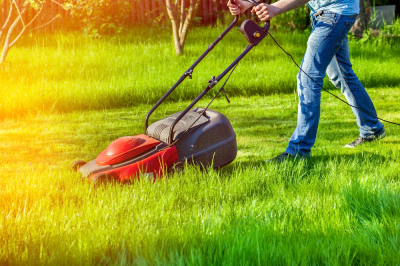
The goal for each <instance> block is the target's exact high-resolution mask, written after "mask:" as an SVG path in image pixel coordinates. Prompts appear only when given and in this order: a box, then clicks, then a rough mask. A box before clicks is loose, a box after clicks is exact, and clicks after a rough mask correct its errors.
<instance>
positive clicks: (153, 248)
mask: <svg viewBox="0 0 400 266" xmlns="http://www.w3.org/2000/svg"><path fill="white" fill-rule="evenodd" d="M217 32H218V30H217V29H212V30H205V29H199V30H198V31H196V33H195V34H193V35H194V36H196V34H197V36H203V37H204V38H201V41H199V42H198V44H196V45H195V44H193V42H192V43H190V42H189V43H188V53H187V55H186V56H184V57H182V58H174V57H172V56H171V53H170V52H171V47H170V45H169V42H168V39H165V38H167V36H164V37H165V38H164V39H162V38H161V37H159V38H160V40H158V39H157V38H156V36H146V37H144V35H143V34H142V35H141V34H137V36H135V34H136V33H132V34H131V35H129V36H126V38H114V39H110V40H100V41H99V40H91V39H86V38H84V37H79V36H72V35H62V34H60V35H56V36H50V37H48V38H47V41H46V42H44V43H41V42H39V41H38V42H37V43H36V44H35V45H33V46H32V45H28V41H27V40H24V42H23V43H22V45H21V46H20V47H19V48H17V49H14V50H13V53H12V54H10V57H9V60H10V63H9V64H8V65H6V66H5V67H4V68H3V69H1V70H0V73H1V80H0V84H1V86H2V87H4V86H7V88H8V89H7V90H3V97H2V98H1V99H0V101H1V104H2V107H1V108H2V109H1V114H2V115H3V116H2V117H3V119H1V122H0V123H1V124H0V176H1V179H0V208H1V209H0V212H1V215H0V264H6V265H15V264H24V265H30V264H33V265H36V264H42V265H88V264H95V265H126V264H133V265H168V264H169V265H177V264H179V265H282V264H290V265H298V264H304V265H321V264H327V265H397V264H398V263H399V261H400V250H399V249H400V248H399V247H400V231H399V227H400V190H399V189H400V183H399V182H400V172H399V168H400V132H399V127H396V126H394V125H390V124H386V132H387V135H388V136H387V137H386V138H385V139H383V140H381V141H379V142H376V143H372V144H369V145H365V146H362V147H360V148H358V149H345V148H343V145H344V144H347V143H348V142H350V141H353V140H354V139H355V138H356V137H357V136H358V129H357V126H356V124H355V118H354V116H353V114H352V112H351V110H350V108H349V107H348V106H346V105H344V104H343V103H341V102H339V101H337V100H335V99H334V98H333V97H332V96H329V95H328V94H326V93H323V96H322V102H323V105H322V112H321V123H320V127H319V131H318V139H317V142H316V145H315V148H314V149H313V157H312V159H310V160H304V161H303V160H300V161H296V162H286V163H283V164H270V163H266V162H265V160H266V159H267V158H270V157H272V156H275V155H277V154H279V153H281V152H282V151H283V150H284V149H285V147H286V145H287V141H288V139H289V137H290V135H291V133H292V132H293V130H294V128H295V126H296V114H297V104H298V99H297V95H296V94H294V93H293V90H294V86H295V79H294V76H295V73H296V72H297V71H296V69H295V68H294V67H293V66H292V65H291V64H290V62H289V61H288V59H286V58H285V57H284V56H283V55H282V54H280V53H279V51H278V50H277V49H276V48H275V47H273V46H272V44H271V42H270V41H269V40H268V44H267V46H261V47H257V48H256V49H255V50H254V51H253V52H252V53H251V54H250V55H249V57H246V58H245V59H244V61H243V62H242V63H241V64H240V66H239V67H238V69H237V72H236V73H235V75H234V76H233V77H232V80H231V82H230V83H229V85H228V86H227V90H228V94H229V95H230V96H231V97H230V98H231V103H230V104H228V103H227V102H226V100H225V99H224V98H223V97H220V98H219V99H217V100H216V101H215V103H214V104H213V105H212V106H211V108H212V109H215V110H218V111H220V112H222V113H223V114H225V115H226V116H227V117H228V118H229V119H230V120H231V122H232V125H233V127H234V129H235V132H236V134H237V137H238V149H239V151H238V157H237V159H236V160H235V161H234V163H232V164H231V165H229V166H227V167H225V168H223V169H221V170H219V171H205V172H200V171H199V170H198V169H194V168H188V169H187V170H186V171H185V172H184V173H183V174H176V175H174V176H170V177H168V178H164V179H162V180H158V181H156V182H155V183H151V182H148V181H142V182H136V183H135V184H133V185H111V186H107V187H101V188H99V189H94V188H93V187H92V186H90V185H89V184H88V183H87V182H85V181H84V180H82V179H81V177H80V176H79V175H78V174H76V173H73V172H72V171H70V169H69V165H70V163H71V162H73V161H75V160H78V159H83V160H91V159H93V158H95V157H96V156H97V155H98V153H99V152H101V151H102V150H103V149H104V148H105V147H106V146H107V145H108V144H109V143H110V142H111V141H112V140H114V139H116V138H118V137H121V136H127V135H136V134H141V133H143V126H144V125H143V124H144V123H143V120H144V117H145V115H146V113H147V111H148V110H149V109H150V108H151V106H152V104H153V103H154V101H155V100H156V99H157V97H158V96H159V95H161V94H162V92H164V91H165V90H166V89H167V88H168V87H169V86H170V85H172V83H173V82H174V80H175V79H177V78H178V77H179V76H180V74H181V72H182V71H184V70H185V68H186V66H187V65H188V64H189V62H191V61H192V60H193V59H194V58H195V57H196V56H197V54H198V53H200V51H201V50H202V47H203V46H204V45H205V44H206V43H208V42H209V41H210V40H212V39H214V37H213V36H214V35H216V34H217ZM234 34H239V33H237V32H236V33H232V35H230V36H228V37H229V38H228V39H229V40H231V41H232V42H233V44H231V43H229V45H230V46H229V48H231V47H232V48H231V49H229V50H227V49H226V47H225V48H224V47H223V48H221V50H217V49H216V51H214V53H213V54H214V55H210V58H209V59H207V60H206V61H205V62H204V64H205V66H202V67H200V66H199V70H197V71H196V72H195V73H196V77H195V78H194V79H193V80H192V81H189V82H187V83H186V85H185V86H183V87H182V89H181V91H180V92H177V94H176V96H174V97H173V101H171V102H168V103H165V104H164V105H162V106H161V107H160V109H159V111H158V112H157V113H155V115H154V117H152V121H156V120H157V119H160V118H162V117H164V116H166V115H168V114H172V113H175V112H177V111H179V110H181V109H182V108H183V107H185V106H186V105H187V104H188V103H189V102H188V100H187V99H188V98H189V97H191V96H194V95H195V94H196V92H200V90H201V88H202V87H204V82H201V81H200V80H201V79H200V78H203V81H204V79H206V80H208V79H209V78H210V77H211V75H215V74H218V72H220V71H221V70H222V69H223V67H224V66H225V64H227V63H228V62H229V60H230V58H231V57H232V58H233V57H234V53H233V52H237V53H239V52H240V51H241V50H242V48H243V45H245V43H243V41H240V40H237V41H236V40H235V38H234V36H233V35H234ZM208 35H210V36H208ZM211 35H212V36H211ZM134 36H135V37H134ZM205 36H207V38H205ZM26 38H29V37H26ZM32 38H33V39H34V38H35V37H32ZM40 38H41V37H40ZM40 38H39V37H38V38H37V39H35V40H41V39H40ZM191 38H192V39H191V40H192V41H193V39H194V38H195V37H193V36H192V37H191ZM278 39H279V40H281V43H282V44H284V46H285V48H288V50H289V51H290V52H294V54H295V55H296V59H298V61H299V60H300V58H301V52H302V50H304V48H305V45H306V44H305V41H306V36H305V35H301V34H299V35H295V34H293V35H288V36H285V35H279V34H278ZM43 40H46V39H44V38H43ZM156 40H158V42H157V41H156ZM162 42H164V43H165V47H164V48H163V49H160V48H161V47H162V45H161V43H162ZM152 43H160V44H159V46H157V45H156V44H154V46H151V45H150V44H152ZM42 44H43V46H42ZM157 47H158V48H159V49H157ZM263 47H264V48H263ZM146 49H148V50H149V52H148V53H147V54H144V51H147V50H146ZM152 49H153V50H152ZM373 49H377V51H373ZM157 50H159V52H158V53H155V54H152V53H151V51H157ZM399 50H400V49H399V48H398V47H390V46H387V47H386V46H382V47H375V48H374V47H373V46H368V45H367V46H361V47H357V46H356V45H355V44H352V54H353V57H354V62H353V64H354V65H355V70H356V72H357V73H360V76H361V78H362V79H363V82H364V84H365V85H366V86H367V88H368V92H369V93H370V95H371V97H372V99H373V101H374V103H375V105H376V108H377V110H378V114H379V115H380V116H381V117H383V118H386V119H389V120H393V121H400V112H399V110H400V107H399V104H398V103H399V102H400V90H399V89H398V88H399V83H400V82H399V79H398V77H399V75H398V72H399V71H400V70H399V69H400V68H399V66H400V65H399V63H398V60H397V59H396V58H397V57H396V55H398V53H399ZM32 51H42V52H41V53H37V54H35V55H33V56H32V58H31V59H30V60H28V57H27V55H28V54H29V53H30V52H32ZM85 51H86V53H85ZM223 51H227V52H226V53H227V54H228V55H229V56H223V57H221V54H224V53H223ZM24 54H25V55H24ZM152 57H154V60H153V59H152ZM145 58H146V59H145ZM171 58H172V59H173V60H172V59H171ZM106 59H107V60H106ZM131 60H136V61H134V62H131ZM24 62H25V64H23V63H24ZM167 63H168V64H167ZM372 64H373V65H372ZM118 67H119V68H118ZM171 70H174V71H173V73H172V71H171ZM175 70H176V73H175ZM212 70H215V71H212ZM68 71H69V72H68ZM396 75H397V79H396ZM5 77H8V79H5ZM250 77H252V78H250ZM200 82H201V83H200ZM200 84H201V88H199V87H198V86H197V85H199V86H200ZM264 86H265V88H264ZM329 88H332V87H329ZM18 92H19V93H18ZM332 92H333V93H335V94H340V92H339V91H338V90H332ZM40 93H42V94H40ZM207 102H208V100H207V99H204V100H203V101H201V103H200V104H199V106H204V105H205V104H206V103H207ZM12 104H14V107H13V106H12ZM111 107H120V108H111Z"/></svg>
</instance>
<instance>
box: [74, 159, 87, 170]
mask: <svg viewBox="0 0 400 266" xmlns="http://www.w3.org/2000/svg"><path fill="white" fill-rule="evenodd" d="M85 164H86V162H85V161H81V160H79V161H76V162H73V163H72V164H71V168H72V170H74V171H76V172H78V171H79V168H81V167H82V166H84V165H85Z"/></svg>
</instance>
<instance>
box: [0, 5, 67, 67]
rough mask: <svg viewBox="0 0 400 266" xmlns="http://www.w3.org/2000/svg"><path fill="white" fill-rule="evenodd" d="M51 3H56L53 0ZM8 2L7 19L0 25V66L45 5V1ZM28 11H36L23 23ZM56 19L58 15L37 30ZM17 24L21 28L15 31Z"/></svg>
mask: <svg viewBox="0 0 400 266" xmlns="http://www.w3.org/2000/svg"><path fill="white" fill-rule="evenodd" d="M4 1H7V0H4ZM51 1H52V2H55V3H57V2H56V1H54V0H51ZM8 2H9V8H8V10H6V12H7V13H6V14H8V15H7V18H6V20H5V22H4V23H3V25H0V26H1V28H0V44H1V46H0V47H2V52H1V56H0V64H3V63H4V62H5V61H6V58H7V55H8V52H9V51H10V49H11V47H12V46H14V44H15V43H16V42H17V41H18V40H19V38H21V36H22V34H23V33H24V32H25V31H26V29H27V28H28V27H29V26H30V25H31V24H32V23H33V22H34V21H35V20H36V19H37V18H38V16H39V14H40V13H41V12H42V10H43V8H44V5H45V4H46V0H27V1H23V2H21V1H17V0H8ZM20 2H21V3H20ZM57 4H59V3H57ZM30 9H34V10H36V15H35V16H34V17H33V18H31V19H30V20H27V21H25V19H24V16H23V15H24V14H25V13H27V12H29V10H30ZM58 17H60V15H57V16H55V17H54V18H52V19H51V20H50V21H49V22H47V23H46V24H44V25H42V26H39V27H38V28H40V27H44V26H46V25H47V24H50V23H51V22H53V21H54V20H55V19H56V18H58ZM19 24H21V27H20V29H18V30H17V26H18V25H19ZM4 33H6V34H5V39H4V36H3V34H4Z"/></svg>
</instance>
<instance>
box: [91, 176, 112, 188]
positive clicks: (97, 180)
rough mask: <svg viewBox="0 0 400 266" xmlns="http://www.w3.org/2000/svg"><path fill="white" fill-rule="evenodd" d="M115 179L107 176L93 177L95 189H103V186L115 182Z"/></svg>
mask: <svg viewBox="0 0 400 266" xmlns="http://www.w3.org/2000/svg"><path fill="white" fill-rule="evenodd" d="M114 181H115V179H114V178H113V177H112V176H110V175H107V174H98V175H96V176H95V177H93V186H94V187H101V186H106V185H107V184H109V183H112V182H114Z"/></svg>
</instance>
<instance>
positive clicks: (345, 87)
mask: <svg viewBox="0 0 400 266" xmlns="http://www.w3.org/2000/svg"><path fill="white" fill-rule="evenodd" d="M326 73H327V74H328V77H329V80H330V81H331V82H332V83H333V84H334V85H335V86H336V88H338V89H341V91H342V93H343V95H344V96H345V97H346V99H347V101H348V103H349V104H351V105H353V106H356V107H358V108H360V109H362V110H364V111H366V112H367V113H369V114H371V115H373V116H375V117H376V116H377V114H376V111H375V107H374V104H373V103H372V101H371V98H370V97H369V95H368V93H367V92H366V90H365V88H364V86H363V85H362V84H361V82H360V80H359V79H358V78H357V76H356V74H355V73H354V71H353V69H352V65H351V63H350V52H349V43H348V39H347V38H345V39H344V40H343V41H342V45H341V46H340V48H339V50H338V51H337V52H336V55H335V56H334V57H333V59H332V62H331V63H330V64H329V66H328V68H327V70H326ZM351 109H352V110H353V113H354V115H355V116H356V119H357V125H358V127H359V130H360V136H361V137H363V138H366V139H370V138H373V137H377V136H381V135H382V134H383V133H384V132H385V129H384V126H383V124H382V123H381V122H379V120H378V119H377V118H375V117H372V116H370V115H368V114H366V113H364V112H362V111H360V110H359V109H357V108H354V107H351Z"/></svg>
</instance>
